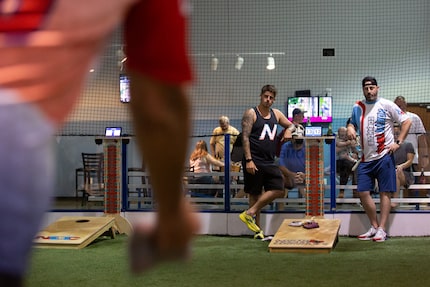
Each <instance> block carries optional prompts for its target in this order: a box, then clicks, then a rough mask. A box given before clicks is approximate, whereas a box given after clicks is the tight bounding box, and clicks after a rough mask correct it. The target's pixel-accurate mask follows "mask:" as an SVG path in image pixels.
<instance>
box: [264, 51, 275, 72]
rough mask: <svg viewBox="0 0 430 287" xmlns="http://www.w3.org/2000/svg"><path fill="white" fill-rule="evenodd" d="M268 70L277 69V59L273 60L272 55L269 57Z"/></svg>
mask: <svg viewBox="0 0 430 287" xmlns="http://www.w3.org/2000/svg"><path fill="white" fill-rule="evenodd" d="M266 69H267V70H274V69H275V58H273V56H272V54H270V56H269V57H267V66H266Z"/></svg>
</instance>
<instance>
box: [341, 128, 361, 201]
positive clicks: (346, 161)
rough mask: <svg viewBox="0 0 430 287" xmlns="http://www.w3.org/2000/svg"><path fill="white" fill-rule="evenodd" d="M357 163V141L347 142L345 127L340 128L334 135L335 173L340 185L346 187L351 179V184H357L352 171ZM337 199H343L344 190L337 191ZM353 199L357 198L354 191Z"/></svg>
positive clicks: (355, 174) (355, 173)
mask: <svg viewBox="0 0 430 287" xmlns="http://www.w3.org/2000/svg"><path fill="white" fill-rule="evenodd" d="M357 161H358V149H357V141H356V140H349V139H348V138H347V129H346V127H340V128H339V129H338V130H337V135H336V172H337V173H338V174H339V184H340V185H346V184H347V183H348V180H349V178H351V180H352V184H357V172H356V171H355V170H352V169H353V166H354V165H355V164H356V163H357ZM337 197H338V198H344V197H345V189H344V188H341V189H339V194H338V196H337ZM353 197H354V198H356V197H358V196H357V191H356V190H353Z"/></svg>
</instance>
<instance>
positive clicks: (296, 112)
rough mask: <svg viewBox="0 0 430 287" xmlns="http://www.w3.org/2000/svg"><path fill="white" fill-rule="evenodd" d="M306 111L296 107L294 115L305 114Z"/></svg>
mask: <svg viewBox="0 0 430 287" xmlns="http://www.w3.org/2000/svg"><path fill="white" fill-rule="evenodd" d="M304 113H305V112H304V111H302V110H301V109H299V108H295V109H294V110H293V117H294V116H295V115H298V114H304Z"/></svg>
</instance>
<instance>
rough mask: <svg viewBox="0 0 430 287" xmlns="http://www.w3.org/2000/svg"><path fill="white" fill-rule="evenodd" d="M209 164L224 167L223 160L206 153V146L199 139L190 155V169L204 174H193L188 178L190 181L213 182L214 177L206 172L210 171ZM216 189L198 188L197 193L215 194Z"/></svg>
mask: <svg viewBox="0 0 430 287" xmlns="http://www.w3.org/2000/svg"><path fill="white" fill-rule="evenodd" d="M211 165H215V166H219V167H224V162H222V161H220V160H217V159H216V158H214V157H213V156H211V155H210V154H209V153H208V147H207V144H206V142H205V141H204V140H200V141H198V142H197V143H196V147H195V148H194V151H193V152H192V153H191V156H190V171H192V172H194V173H204V174H205V175H200V176H199V175H194V177H193V178H192V179H190V183H204V184H213V183H214V179H213V177H212V176H211V175H208V173H210V172H211ZM216 192H217V191H216V189H208V190H199V193H201V194H204V195H208V196H215V194H216Z"/></svg>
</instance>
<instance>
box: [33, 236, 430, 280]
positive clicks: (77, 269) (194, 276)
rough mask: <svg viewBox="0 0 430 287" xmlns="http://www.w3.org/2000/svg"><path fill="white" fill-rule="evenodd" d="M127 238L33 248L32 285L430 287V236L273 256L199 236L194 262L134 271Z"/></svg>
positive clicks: (255, 245) (238, 242)
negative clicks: (72, 246) (140, 272)
mask: <svg viewBox="0 0 430 287" xmlns="http://www.w3.org/2000/svg"><path fill="white" fill-rule="evenodd" d="M126 245H127V237H125V236H117V237H116V239H110V238H101V239H99V240H97V241H95V242H94V243H92V244H91V245H89V246H87V247H86V248H84V249H81V250H65V249H63V250H60V249H35V252H34V255H33V258H32V267H31V272H30V274H29V276H28V280H27V286H31V287H32V286H40V287H50V286H55V287H59V286H76V287H81V286H92V287H98V286H100V287H102V286H103V287H108V286H109V287H110V286H130V287H131V286H152V287H156V286H202V287H210V286H235V287H238V286H249V287H263V286H264V287H266V286H269V287H271V286H290V287H291V286H306V287H309V286H319V287H320V286H330V287H336V286H342V287H345V286H381V287H383V286H430V284H429V283H430V272H429V269H430V237H407V238H406V237H398V238H390V239H389V240H387V241H386V242H384V243H375V242H371V241H359V240H357V239H356V238H349V237H340V238H339V243H338V244H337V246H336V247H335V249H334V250H333V251H332V252H331V253H328V254H297V253H270V252H268V242H262V241H259V240H254V239H251V238H250V237H223V236H198V237H197V238H196V240H195V242H194V244H193V256H192V259H191V260H190V262H188V263H182V264H164V265H161V266H159V267H158V268H156V269H154V270H152V271H151V272H148V273H146V274H144V275H140V276H133V275H131V274H130V273H129V271H128V265H127V264H128V263H127V255H126V253H127V252H126V250H127V249H126Z"/></svg>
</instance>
